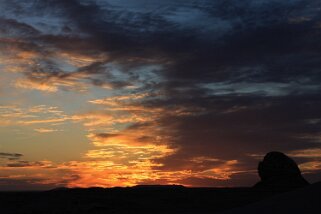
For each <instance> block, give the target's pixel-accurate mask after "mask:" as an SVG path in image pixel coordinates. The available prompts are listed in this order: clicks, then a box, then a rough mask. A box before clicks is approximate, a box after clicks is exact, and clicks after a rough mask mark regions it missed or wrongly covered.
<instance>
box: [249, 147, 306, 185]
mask: <svg viewBox="0 0 321 214" xmlns="http://www.w3.org/2000/svg"><path fill="white" fill-rule="evenodd" d="M258 173H259V176H260V177H261V181H260V182H258V183H257V184H256V185H255V186H254V187H256V188H269V189H272V188H298V187H303V186H306V185H308V184H309V183H308V182H307V181H306V180H305V179H304V178H303V177H302V175H301V171H300V169H299V167H298V166H297V164H296V163H295V162H294V160H292V159H291V158H289V157H288V156H286V155H285V154H283V153H281V152H269V153H268V154H266V155H265V157H264V159H263V161H261V162H260V163H259V165H258Z"/></svg>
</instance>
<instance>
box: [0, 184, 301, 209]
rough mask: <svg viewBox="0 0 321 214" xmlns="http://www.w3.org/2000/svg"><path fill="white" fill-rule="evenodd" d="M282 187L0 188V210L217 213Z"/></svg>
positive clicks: (260, 199)
mask: <svg viewBox="0 0 321 214" xmlns="http://www.w3.org/2000/svg"><path fill="white" fill-rule="evenodd" d="M285 191H289V190H285V189H282V190H278V191H277V190H273V191H269V190H266V189H258V188H185V187H183V186H137V187H132V188H110V189H104V188H89V189H80V188H76V189H68V188H59V189H54V190H51V191H44V192H0V204H1V213H4V214H20V213H21V214H22V213H23V214H38V213H39V214H40V213H41V214H53V213H57V214H58V213H59V214H63V213H68V214H73V213H77V214H82V213H89V214H96V213H97V214H98V213H108V214H109V213H135V214H142V213H176V214H179V213H186V214H188V213H198V214H202V213H218V212H221V211H226V210H229V209H232V208H237V207H240V206H245V205H249V204H251V203H254V202H258V201H262V200H265V199H269V198H271V197H272V196H275V195H279V194H282V193H283V192H285ZM297 191H298V190H297ZM274 213H275V212H274Z"/></svg>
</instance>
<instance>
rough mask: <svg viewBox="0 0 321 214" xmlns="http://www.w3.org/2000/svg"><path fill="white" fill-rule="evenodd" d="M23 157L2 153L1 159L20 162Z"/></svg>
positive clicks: (0, 154)
mask: <svg viewBox="0 0 321 214" xmlns="http://www.w3.org/2000/svg"><path fill="white" fill-rule="evenodd" d="M22 156H23V154H19V153H5V152H0V158H2V159H3V158H4V159H9V160H18V159H20V158H21V157H22Z"/></svg>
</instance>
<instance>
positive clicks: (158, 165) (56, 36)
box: [0, 0, 321, 190]
mask: <svg viewBox="0 0 321 214" xmlns="http://www.w3.org/2000/svg"><path fill="white" fill-rule="evenodd" d="M0 72H1V75H0V190H42V189H51V188H55V187H60V186H67V187H91V186H98V187H113V186H133V185H137V184H182V185H186V186H214V187H221V186H251V185H254V184H255V182H257V181H258V180H259V177H258V176H257V172H256V167H257V164H258V162H259V161H260V160H261V159H262V157H263V156H264V155H265V154H266V153H267V152H269V151H274V150H276V151H281V152H284V153H286V154H288V155H289V156H290V157H292V158H294V160H295V161H296V162H297V163H298V164H299V166H300V168H301V170H302V171H303V173H304V176H305V177H306V178H307V180H309V181H310V182H315V181H318V180H321V84H320V83H321V2H320V1H319V0H282V1H281V0H242V1H240V0H230V1H226V0H0Z"/></svg>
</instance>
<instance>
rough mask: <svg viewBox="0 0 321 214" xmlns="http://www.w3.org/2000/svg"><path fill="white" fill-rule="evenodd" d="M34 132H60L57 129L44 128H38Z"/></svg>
mask: <svg viewBox="0 0 321 214" xmlns="http://www.w3.org/2000/svg"><path fill="white" fill-rule="evenodd" d="M34 130H35V131H36V132H39V133H52V132H58V131H61V130H58V129H46V128H39V129H34Z"/></svg>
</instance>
